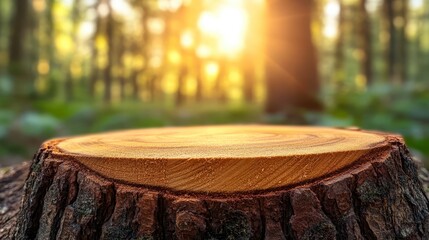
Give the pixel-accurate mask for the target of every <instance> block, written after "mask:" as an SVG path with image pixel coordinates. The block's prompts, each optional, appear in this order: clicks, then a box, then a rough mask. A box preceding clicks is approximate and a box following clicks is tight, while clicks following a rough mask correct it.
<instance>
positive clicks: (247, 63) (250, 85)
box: [242, 50, 256, 103]
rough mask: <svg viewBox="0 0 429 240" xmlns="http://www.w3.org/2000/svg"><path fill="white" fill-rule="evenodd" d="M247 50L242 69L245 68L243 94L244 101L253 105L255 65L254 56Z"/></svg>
mask: <svg viewBox="0 0 429 240" xmlns="http://www.w3.org/2000/svg"><path fill="white" fill-rule="evenodd" d="M249 51H250V50H246V51H245V53H244V55H243V57H244V58H243V60H242V65H243V66H242V68H243V93H244V100H245V101H246V102H247V103H252V102H253V101H254V100H255V99H254V98H255V84H256V82H255V65H254V62H253V58H252V57H253V55H252V54H251V53H250V52H249Z"/></svg>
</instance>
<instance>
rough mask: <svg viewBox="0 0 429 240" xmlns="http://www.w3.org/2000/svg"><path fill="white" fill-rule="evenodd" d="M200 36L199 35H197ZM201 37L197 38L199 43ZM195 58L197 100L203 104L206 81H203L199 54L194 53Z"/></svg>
mask: <svg viewBox="0 0 429 240" xmlns="http://www.w3.org/2000/svg"><path fill="white" fill-rule="evenodd" d="M197 35H198V33H197ZM198 39H199V37H197V41H196V42H199V40H198ZM193 57H194V66H195V74H196V76H195V77H196V81H197V86H196V89H195V100H196V101H197V102H201V101H202V100H203V97H204V95H203V87H204V82H203V81H204V79H203V76H204V74H203V69H202V68H203V64H202V60H201V59H200V58H199V57H198V56H197V54H196V53H195V52H194V53H193Z"/></svg>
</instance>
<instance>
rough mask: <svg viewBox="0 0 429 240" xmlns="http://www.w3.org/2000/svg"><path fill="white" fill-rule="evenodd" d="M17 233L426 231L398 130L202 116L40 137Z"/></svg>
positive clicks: (282, 235)
mask: <svg viewBox="0 0 429 240" xmlns="http://www.w3.org/2000/svg"><path fill="white" fill-rule="evenodd" d="M24 192H25V193H24V197H23V201H22V206H21V211H20V213H19V214H18V219H17V227H16V233H15V238H16V239H428V237H429V233H428V231H429V209H428V199H427V197H426V195H425V193H424V191H423V189H422V185H421V182H420V181H419V180H418V178H417V172H416V167H415V165H414V163H413V162H412V160H411V158H410V155H409V152H408V150H407V148H406V147H405V145H404V142H403V140H402V138H400V137H399V136H396V135H392V134H384V133H376V132H366V131H359V130H346V129H333V128H322V127H284V126H259V125H257V126H206V127H183V128H159V129H144V130H130V131H122V132H112V133H105V134H97V135H88V136H81V137H74V138H65V139H56V140H51V141H48V142H46V143H44V144H43V145H42V147H41V149H40V150H39V152H38V153H37V154H36V155H35V158H34V160H33V163H32V166H31V169H30V174H29V176H28V179H27V180H26V183H25V189H24Z"/></svg>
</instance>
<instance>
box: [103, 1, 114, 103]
mask: <svg viewBox="0 0 429 240" xmlns="http://www.w3.org/2000/svg"><path fill="white" fill-rule="evenodd" d="M111 1H112V0H109V1H107V2H106V3H107V7H108V9H109V13H108V14H107V19H106V41H107V63H106V66H105V68H104V103H106V104H110V102H111V101H112V67H113V48H114V44H113V40H114V39H113V38H114V24H115V23H114V20H113V9H112V4H111Z"/></svg>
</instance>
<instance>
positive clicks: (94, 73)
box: [89, 0, 101, 99]
mask: <svg viewBox="0 0 429 240" xmlns="http://www.w3.org/2000/svg"><path fill="white" fill-rule="evenodd" d="M100 3H101V0H97V2H96V4H95V5H94V9H97V8H98V6H99V5H100ZM95 12H96V16H95V30H94V34H93V36H92V39H91V73H90V77H89V94H90V96H91V97H92V98H93V99H95V95H96V92H95V87H96V84H97V80H98V77H99V69H98V48H97V37H98V35H99V34H100V25H101V19H100V16H99V15H98V12H97V11H95Z"/></svg>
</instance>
